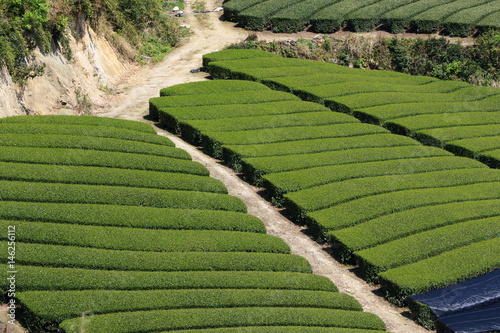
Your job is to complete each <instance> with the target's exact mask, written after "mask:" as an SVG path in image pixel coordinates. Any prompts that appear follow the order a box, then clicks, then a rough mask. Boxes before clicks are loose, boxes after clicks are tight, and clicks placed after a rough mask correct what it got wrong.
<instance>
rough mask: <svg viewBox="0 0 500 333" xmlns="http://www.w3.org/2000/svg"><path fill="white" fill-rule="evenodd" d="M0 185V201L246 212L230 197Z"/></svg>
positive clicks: (12, 183)
mask: <svg viewBox="0 0 500 333" xmlns="http://www.w3.org/2000/svg"><path fill="white" fill-rule="evenodd" d="M0 182H1V184H2V187H3V191H2V193H1V194H0V199H1V200H11V201H34V202H53V203H92V204H111V205H125V206H150V207H158V208H186V209H213V210H230V211H236V212H246V206H245V204H244V203H243V202H242V201H241V200H240V199H238V198H236V197H233V196H230V195H227V194H218V193H209V192H197V191H179V190H158V189H141V188H130V187H122V186H103V185H71V184H52V183H28V182H23V181H0Z"/></svg>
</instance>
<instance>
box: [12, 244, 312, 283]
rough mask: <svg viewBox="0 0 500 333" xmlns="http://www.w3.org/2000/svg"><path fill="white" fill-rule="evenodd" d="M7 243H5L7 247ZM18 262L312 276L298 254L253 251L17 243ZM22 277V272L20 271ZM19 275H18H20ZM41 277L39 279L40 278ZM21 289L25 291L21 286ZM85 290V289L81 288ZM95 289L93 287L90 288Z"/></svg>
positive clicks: (79, 266) (40, 264) (98, 267)
mask: <svg viewBox="0 0 500 333" xmlns="http://www.w3.org/2000/svg"><path fill="white" fill-rule="evenodd" d="M6 244H7V243H6V242H4V245H6ZM16 250H17V256H16V263H17V264H22V265H36V266H44V267H68V268H86V269H104V270H121V271H170V272H173V271H212V270H216V271H273V272H301V273H311V265H310V264H309V262H308V261H307V260H306V259H304V258H302V257H300V256H297V255H292V254H276V253H252V252H146V251H125V250H105V249H92V248H83V247H75V246H60V245H41V244H29V243H20V242H18V243H16ZM20 272H21V274H22V271H20ZM21 274H19V275H21ZM39 278H40V277H39ZM20 287H21V288H23V287H22V286H21V285H20ZM80 289H85V288H83V287H82V288H80ZM91 289H92V288H91Z"/></svg>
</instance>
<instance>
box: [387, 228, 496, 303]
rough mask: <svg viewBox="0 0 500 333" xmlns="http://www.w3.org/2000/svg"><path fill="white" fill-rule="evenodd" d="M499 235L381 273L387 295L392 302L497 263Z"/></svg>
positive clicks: (490, 268)
mask: <svg viewBox="0 0 500 333" xmlns="http://www.w3.org/2000/svg"><path fill="white" fill-rule="evenodd" d="M499 250H500V238H498V237H497V238H494V239H491V240H486V241H482V242H478V243H475V244H471V245H468V246H464V247H461V248H458V249H456V250H453V251H448V252H445V253H443V254H440V255H437V256H434V257H432V258H429V259H426V260H422V261H419V262H416V263H414V264H410V265H405V266H401V267H397V268H394V269H390V270H388V271H386V272H382V273H380V283H381V284H382V286H383V287H384V289H385V290H386V298H387V299H389V300H390V301H391V302H393V303H395V304H401V303H402V301H403V300H404V299H405V298H406V297H407V296H410V295H415V294H420V293H423V292H426V291H429V290H430V289H438V288H442V287H446V286H449V285H452V284H455V283H458V282H461V281H465V280H468V279H471V278H474V277H477V276H480V275H482V274H485V273H489V272H491V271H493V270H495V269H497V268H499V267H500V261H499V258H498V256H497V255H496V253H498V251H499Z"/></svg>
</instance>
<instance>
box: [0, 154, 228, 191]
mask: <svg viewBox="0 0 500 333" xmlns="http://www.w3.org/2000/svg"><path fill="white" fill-rule="evenodd" d="M0 179H2V180H17V181H26V182H45V183H65V184H86V185H108V186H129V187H139V188H157V189H171V190H186V191H200V192H212V193H227V189H226V188H225V186H224V185H223V184H222V182H221V181H219V180H216V179H213V178H209V177H206V176H198V175H189V174H181V173H168V172H158V171H143V170H128V169H115V168H109V167H107V168H103V167H86V166H62V165H45V164H26V163H5V162H0Z"/></svg>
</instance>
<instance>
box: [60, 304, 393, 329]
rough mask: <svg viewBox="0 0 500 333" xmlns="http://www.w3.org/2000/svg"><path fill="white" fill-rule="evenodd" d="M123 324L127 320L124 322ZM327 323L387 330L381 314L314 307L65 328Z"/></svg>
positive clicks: (201, 312) (157, 314)
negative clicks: (379, 316) (378, 315)
mask: <svg viewBox="0 0 500 333" xmlns="http://www.w3.org/2000/svg"><path fill="white" fill-rule="evenodd" d="M120 323H127V325H122V324H120ZM268 325H270V326H273V325H275V326H281V325H285V326H287V325H290V326H326V327H351V328H363V329H375V330H384V329H385V325H384V323H383V322H382V320H380V319H379V318H378V317H377V316H375V315H374V314H371V313H366V312H360V311H346V310H330V309H310V308H286V307H285V308H259V307H253V308H244V307H243V308H226V309H188V310H156V311H147V312H146V311H140V312H125V313H116V314H108V315H96V316H92V317H91V318H88V319H87V320H85V322H84V323H82V322H81V319H80V318H76V319H70V320H66V321H64V322H62V323H61V327H62V328H63V329H65V330H66V331H67V332H68V333H72V332H80V331H81V329H82V328H83V327H85V330H88V331H92V332H96V333H99V332H105V333H119V332H120V333H125V332H131V333H132V332H133V333H139V332H153V331H162V330H176V329H190V328H191V329H193V328H215V327H234V326H268Z"/></svg>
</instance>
